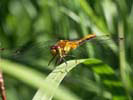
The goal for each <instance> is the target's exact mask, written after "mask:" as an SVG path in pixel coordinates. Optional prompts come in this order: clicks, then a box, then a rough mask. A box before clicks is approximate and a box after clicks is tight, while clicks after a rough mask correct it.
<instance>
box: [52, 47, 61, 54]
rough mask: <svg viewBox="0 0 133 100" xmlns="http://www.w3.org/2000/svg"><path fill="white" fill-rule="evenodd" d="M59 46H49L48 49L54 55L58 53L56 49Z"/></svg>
mask: <svg viewBox="0 0 133 100" xmlns="http://www.w3.org/2000/svg"><path fill="white" fill-rule="evenodd" d="M59 48H60V46H55V45H54V46H51V48H50V51H51V53H52V55H56V54H57V53H58V49H59Z"/></svg>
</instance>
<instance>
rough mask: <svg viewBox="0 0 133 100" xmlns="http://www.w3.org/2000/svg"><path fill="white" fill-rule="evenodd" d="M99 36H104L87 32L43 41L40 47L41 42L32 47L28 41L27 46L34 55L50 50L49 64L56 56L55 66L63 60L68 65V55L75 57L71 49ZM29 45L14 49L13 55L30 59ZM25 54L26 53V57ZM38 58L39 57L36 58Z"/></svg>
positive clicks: (2, 49)
mask: <svg viewBox="0 0 133 100" xmlns="http://www.w3.org/2000/svg"><path fill="white" fill-rule="evenodd" d="M105 36H106V37H108V35H105ZM99 37H100V38H101V37H104V36H97V35H96V34H87V35H86V36H84V37H82V38H80V39H77V40H58V41H56V42H55V41H54V42H53V43H50V41H48V42H47V43H42V44H41V45H40V47H39V44H34V45H33V47H32V45H31V44H30V43H28V46H27V47H28V49H29V52H28V53H27V54H31V52H32V54H33V55H34V54H35V53H36V54H37V55H38V56H39V53H40V52H41V51H46V52H47V50H48V52H50V53H51V55H52V58H51V59H50V60H49V62H48V66H49V65H50V64H51V63H52V62H53V60H54V59H55V58H56V61H55V65H54V66H56V65H58V64H61V63H62V62H64V63H66V65H67V61H66V57H70V56H71V57H74V56H73V55H70V54H69V53H70V52H71V51H74V50H75V49H77V48H78V47H80V46H81V45H83V44H84V43H86V42H88V41H89V40H94V39H95V38H99ZM29 44H30V45H31V47H30V46H29ZM47 44H48V48H49V49H48V48H46V47H45V45H47ZM41 46H42V47H41ZM27 47H20V48H18V49H15V50H12V51H13V52H12V56H19V54H20V57H19V58H17V60H21V59H23V58H24V60H25V61H26V59H28V57H30V55H29V56H27V54H26V51H28V50H27ZM38 48H39V49H38ZM5 50H7V49H6V48H0V51H5ZM37 50H41V51H37ZM36 51H37V52H38V53H37V52H36ZM46 52H45V53H43V54H44V55H46V54H47V53H46ZM10 54H11V53H10V52H9V53H7V54H6V55H9V56H10ZM40 54H41V53H40ZM23 55H26V57H25V56H23ZM41 56H42V54H41ZM31 57H33V56H31ZM36 59H38V58H35V60H36ZM27 62H28V61H27ZM33 62H34V61H33Z"/></svg>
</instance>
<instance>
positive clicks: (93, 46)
mask: <svg viewBox="0 0 133 100" xmlns="http://www.w3.org/2000/svg"><path fill="white" fill-rule="evenodd" d="M90 33H95V34H97V35H99V38H98V39H97V40H96V41H97V42H95V43H92V42H88V43H86V44H85V45H83V46H81V47H79V48H78V49H77V50H75V51H73V52H71V54H72V55H74V56H76V58H71V57H70V58H67V60H71V59H83V58H97V59H100V60H101V61H103V62H104V63H106V64H108V65H109V66H110V68H112V69H113V70H114V72H115V76H116V77H117V78H118V80H120V82H121V83H122V85H121V88H117V85H118V84H117V83H116V84H115V82H114V83H109V84H108V86H109V87H108V89H107V90H106V88H105V87H106V86H104V84H102V82H101V81H102V79H101V78H102V77H101V76H100V75H97V74H96V73H95V72H94V71H92V70H91V69H90V68H89V67H83V66H85V65H79V67H77V68H75V69H74V70H72V71H71V72H70V73H68V75H67V76H66V78H65V79H64V80H63V82H62V85H63V86H64V87H66V88H67V89H68V90H70V91H71V92H72V93H73V94H75V95H77V96H78V97H79V98H80V99H81V100H132V99H133V89H132V88H133V87H132V85H133V84H132V81H133V79H132V75H133V72H132V70H133V53H132V51H133V44H132V38H133V0H1V1H0V48H6V50H4V51H0V54H1V59H8V60H10V61H11V62H14V63H19V64H22V65H24V66H28V68H31V69H32V70H36V72H37V73H39V74H40V73H41V74H44V75H48V74H49V73H50V72H51V71H52V69H53V68H54V67H53V65H54V64H51V66H47V64H48V62H49V60H50V58H51V54H50V51H49V48H48V47H49V46H50V45H52V44H53V43H55V41H56V40H60V39H70V40H71V39H79V38H81V37H83V36H85V35H87V34H90ZM121 33H123V34H124V36H125V39H124V40H125V44H122V46H123V47H124V46H125V48H123V49H122V51H123V53H120V52H121V49H119V45H118V44H119V40H120V39H119V37H120V36H121ZM107 34H108V35H109V36H110V39H106V38H104V36H103V35H107ZM102 36H103V37H102ZM16 50H18V51H19V52H20V53H18V54H17V55H16V54H14V53H15V51H16ZM124 50H125V56H122V57H121V55H122V54H124ZM122 59H124V60H122ZM121 62H125V64H121ZM9 66H10V64H9ZM123 66H124V67H123ZM10 67H11V66H10ZM26 68H27V67H26ZM99 70H100V69H99ZM9 73H10V74H9ZM12 73H15V71H14V72H10V70H7V71H5V72H4V81H5V87H6V94H7V100H31V99H32V98H33V96H34V95H35V93H36V91H37V89H36V88H33V86H30V85H29V84H26V82H25V80H21V79H19V78H17V75H16V77H14V76H15V75H13V74H12ZM107 73H108V72H107ZM20 74H21V73H20ZM23 74H24V73H23ZM23 74H21V76H23ZM28 77H32V74H31V76H28ZM104 77H106V78H110V77H109V76H108V75H104ZM113 79H115V78H113ZM112 84H114V85H116V87H113V86H112ZM105 91H106V92H105ZM114 94H115V96H113V95H114ZM55 100H56V99H55Z"/></svg>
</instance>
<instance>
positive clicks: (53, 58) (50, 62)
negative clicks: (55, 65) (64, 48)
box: [48, 55, 56, 66]
mask: <svg viewBox="0 0 133 100" xmlns="http://www.w3.org/2000/svg"><path fill="white" fill-rule="evenodd" d="M55 57H56V55H54V56H53V57H52V59H51V60H50V61H49V63H48V66H49V65H50V64H51V62H52V61H53V60H54V58H55Z"/></svg>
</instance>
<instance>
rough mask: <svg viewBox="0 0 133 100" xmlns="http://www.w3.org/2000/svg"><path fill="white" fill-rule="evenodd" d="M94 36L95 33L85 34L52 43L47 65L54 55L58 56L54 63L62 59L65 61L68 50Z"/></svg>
mask: <svg viewBox="0 0 133 100" xmlns="http://www.w3.org/2000/svg"><path fill="white" fill-rule="evenodd" d="M95 37H96V34H88V35H87V36H85V37H83V38H81V39H79V40H59V41H57V43H56V44H54V45H52V46H51V48H50V51H51V54H52V56H53V57H52V59H51V60H50V61H49V63H48V65H50V63H51V62H52V61H53V60H54V58H55V57H56V56H58V59H57V60H56V63H60V62H62V61H64V62H65V63H66V60H65V57H66V56H69V55H68V53H69V52H70V51H72V50H74V49H76V48H78V47H79V46H80V45H82V44H84V43H85V42H87V41H88V40H91V39H93V38H95ZM56 63H55V64H56ZM66 64H67V63H66Z"/></svg>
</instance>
